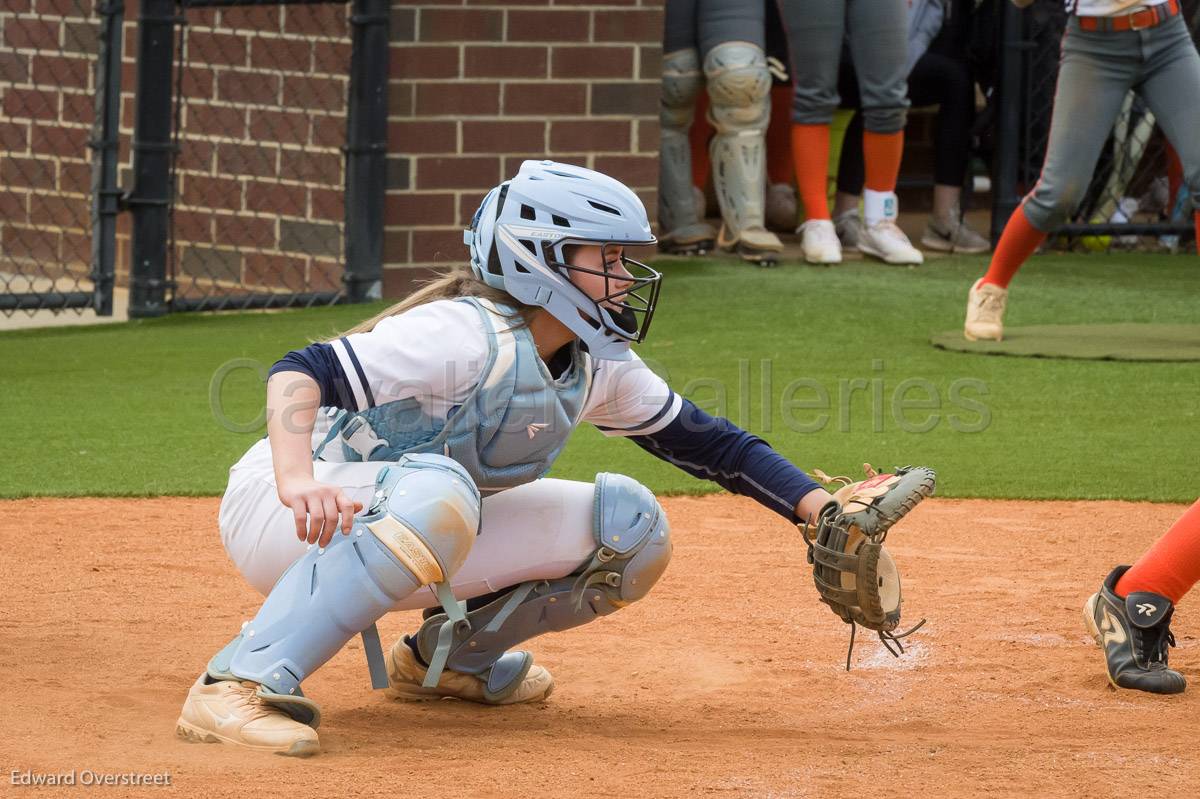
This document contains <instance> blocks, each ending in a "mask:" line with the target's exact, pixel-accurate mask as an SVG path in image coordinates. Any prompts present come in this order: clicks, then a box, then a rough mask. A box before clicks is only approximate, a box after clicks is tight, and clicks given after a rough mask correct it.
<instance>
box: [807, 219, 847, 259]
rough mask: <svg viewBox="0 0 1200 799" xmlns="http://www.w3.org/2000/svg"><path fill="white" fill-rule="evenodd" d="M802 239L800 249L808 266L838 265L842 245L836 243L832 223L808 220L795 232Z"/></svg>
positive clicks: (825, 220) (835, 232) (836, 239)
mask: <svg viewBox="0 0 1200 799" xmlns="http://www.w3.org/2000/svg"><path fill="white" fill-rule="evenodd" d="M796 232H797V233H799V234H800V235H801V236H802V237H803V238H802V239H801V241H800V249H801V250H803V251H804V260H806V261H808V262H809V263H810V264H840V263H841V262H842V244H841V242H840V241H838V237H837V231H835V230H834V229H833V222H832V221H831V220H828V219H810V220H808V221H807V222H805V223H804V224H803V225H801V226H800V227H799V229H798V230H797V231H796Z"/></svg>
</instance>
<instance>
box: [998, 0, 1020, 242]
mask: <svg viewBox="0 0 1200 799" xmlns="http://www.w3.org/2000/svg"><path fill="white" fill-rule="evenodd" d="M1001 5H1002V6H1003V9H1004V10H1003V11H1002V12H1001V17H1000V41H1001V47H1000V81H999V86H998V87H997V88H998V92H999V97H998V98H997V105H996V160H995V174H994V175H993V179H992V229H991V236H992V246H993V247H994V246H995V245H996V242H998V241H999V240H1000V234H1001V233H1002V232H1004V226H1005V225H1006V224H1008V218H1009V217H1010V216H1012V213H1013V211H1015V210H1017V206H1018V205H1019V204H1020V202H1021V197H1020V195H1019V194H1018V193H1017V170H1018V165H1019V164H1020V160H1021V118H1022V116H1023V110H1024V109H1023V103H1022V97H1021V95H1022V92H1021V86H1022V75H1023V74H1024V62H1025V42H1024V40H1023V38H1022V35H1021V33H1022V30H1021V29H1022V12H1021V9H1019V8H1017V7H1016V6H1014V5H1012V4H1011V3H1009V2H1006V0H1001Z"/></svg>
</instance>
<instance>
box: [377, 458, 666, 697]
mask: <svg viewBox="0 0 1200 799" xmlns="http://www.w3.org/2000/svg"><path fill="white" fill-rule="evenodd" d="M595 496H596V498H595V503H594V514H595V516H594V521H593V533H594V535H595V537H596V550H595V552H594V553H593V555H592V557H591V558H590V559H589V560H588V562H587V563H585V564H584V565H583V566H582V567H581V568H580V569H578V570H576V571H575V572H574V573H572V574H569V575H567V576H565V577H561V578H559V579H557V580H538V581H532V582H525V583H520V584H518V585H515V586H513V587H511V588H509V589H507V590H506V591H503V592H501V594H500V595H499V596H498V597H497V598H496V599H494V600H492V601H491V602H489V603H488V604H486V605H484V606H482V607H479V608H476V609H474V610H472V611H470V612H469V613H468V614H467V619H468V621H469V622H470V627H469V628H467V627H466V626H465V625H459V626H458V628H456V630H455V635H454V639H453V643H452V644H451V646H450V654H449V657H448V658H447V660H446V669H447V671H449V672H454V673H456V674H457V675H474V679H475V680H476V681H477V682H478V683H479V685H478V686H477V687H476V688H475V689H474V690H469V691H468V690H455V689H454V688H453V687H452V686H449V685H446V686H439V689H441V690H438V691H435V692H436V693H438V694H440V695H446V696H459V697H460V698H463V699H471V700H474V701H478V702H486V703H488V704H505V703H506V700H509V701H511V700H510V697H511V696H512V695H513V693H514V692H515V691H517V690H518V689H519V688H520V687H521V685H522V682H523V681H524V680H525V678H526V675H527V674H528V673H529V669H530V667H531V666H532V664H533V657H532V656H531V655H530V654H529V653H528V652H510V651H509V649H510V648H511V647H513V646H515V645H517V644H520V643H521V642H523V641H528V640H529V639H531V638H534V637H535V636H538V635H541V634H543V633H547V632H552V631H556V630H568V629H570V628H572V627H578V626H579V625H581V624H586V623H588V622H589V621H592V620H594V619H596V618H598V617H600V616H607V615H608V614H610V613H612V612H613V611H615V610H617V609H619V608H622V607H624V606H625V605H627V604H629V603H630V602H635V601H637V600H639V599H641V598H642V597H643V596H645V595H646V594H647V592H649V590H650V588H651V587H652V586H653V585H654V583H655V582H657V581H658V578H659V577H660V576H661V575H662V573H663V571H664V570H665V569H666V568H667V563H668V562H669V561H670V559H671V538H670V529H669V527H668V525H667V517H666V514H665V513H664V512H663V509H662V507H661V506H660V505H659V504H658V501H657V500H656V499H655V498H654V495H653V494H652V493H650V490H649V489H647V488H646V487H645V486H643V485H641V484H640V483H638V482H637V481H636V480H633V479H632V478H629V477H625V476H623V475H618V474H600V475H597V477H596V495H595ZM446 620H447V619H446V615H445V614H442V613H439V614H437V615H434V616H431V617H430V618H428V619H426V620H425V623H424V624H423V625H422V626H421V629H420V631H419V632H418V633H417V634H416V636H415V638H416V645H417V648H418V649H419V650H420V653H421V657H422V659H423V660H424V661H425V662H427V663H429V662H431V659H432V658H434V657H435V651H436V649H437V643H438V634H439V631H440V630H442V629H444V624H445V622H446ZM402 648H403V649H407V648H408V647H407V644H405V643H404V642H403V641H401V642H399V643H397V645H396V647H395V648H394V649H393V657H392V661H393V662H392V674H391V676H392V679H393V688H394V695H399V696H401V697H402V698H415V696H414V695H415V694H416V692H415V691H412V690H409V689H410V684H411V683H412V682H413V678H412V676H411V675H400V674H397V672H396V666H397V662H396V661H397V658H396V653H397V652H398V651H399V654H400V655H401V656H402V657H405V658H408V653H406V652H404V651H402ZM401 665H403V664H401ZM452 676H454V675H449V674H448V675H447V678H448V679H449V678H451V677H452ZM397 678H401V679H404V680H405V682H406V684H405V685H403V686H401V685H397V684H396V682H397ZM455 679H457V678H455ZM460 682H461V681H460ZM547 692H548V691H547ZM534 698H538V697H534Z"/></svg>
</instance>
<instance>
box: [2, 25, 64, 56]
mask: <svg viewBox="0 0 1200 799" xmlns="http://www.w3.org/2000/svg"><path fill="white" fill-rule="evenodd" d="M61 31H62V29H61V26H60V23H59V22H58V21H57V20H43V19H20V18H12V17H10V18H9V19H8V20H6V21H5V23H4V43H5V44H6V45H8V46H9V47H13V48H18V47H24V48H27V49H33V50H58V49H59V44H58V41H59V36H60V34H61Z"/></svg>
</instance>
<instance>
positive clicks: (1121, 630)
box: [1083, 566, 1187, 694]
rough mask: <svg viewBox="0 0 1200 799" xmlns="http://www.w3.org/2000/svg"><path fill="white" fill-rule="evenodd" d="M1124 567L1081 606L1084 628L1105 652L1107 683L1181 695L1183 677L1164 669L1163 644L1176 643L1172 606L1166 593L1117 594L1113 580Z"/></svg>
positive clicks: (1164, 653) (1165, 647)
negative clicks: (1172, 633) (1172, 624)
mask: <svg viewBox="0 0 1200 799" xmlns="http://www.w3.org/2000/svg"><path fill="white" fill-rule="evenodd" d="M1128 570H1129V567H1128V566H1118V567H1117V568H1115V569H1113V570H1112V573H1111V574H1109V575H1108V577H1107V578H1105V580H1104V585H1102V586H1100V591H1099V592H1098V593H1095V594H1092V595H1091V597H1089V598H1088V601H1087V603H1086V604H1085V605H1084V606H1083V621H1084V623H1085V624H1086V625H1087V629H1088V632H1089V633H1091V635H1092V638H1094V639H1095V640H1096V643H1097V644H1098V645H1099V647H1100V648H1101V649H1103V650H1104V660H1105V666H1106V668H1107V669H1108V681H1109V682H1110V683H1112V684H1113V687H1114V688H1134V689H1137V690H1139V691H1148V692H1149V693H1152V694H1179V693H1183V689H1184V688H1186V687H1187V680H1185V679H1184V677H1183V675H1182V674H1180V673H1179V672H1177V671H1172V670H1171V669H1169V668H1167V647H1168V646H1175V636H1173V635H1171V626H1170V625H1171V615H1172V614H1173V613H1174V612H1175V607H1174V606H1173V605H1172V604H1171V600H1169V599H1167V598H1166V597H1165V596H1159V595H1158V594H1151V593H1149V592H1146V591H1135V592H1133V593H1132V594H1130V595H1129V596H1127V597H1125V598H1124V599H1121V598H1120V597H1119V596H1117V595H1116V593H1114V589H1115V588H1116V585H1117V581H1118V580H1120V579H1121V575H1123V574H1124V573H1125V572H1126V571H1128Z"/></svg>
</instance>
